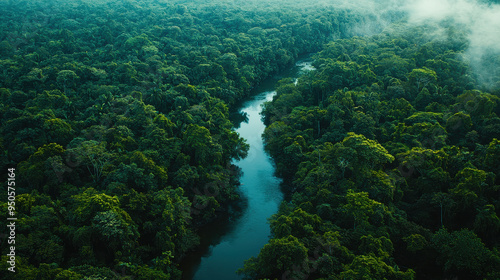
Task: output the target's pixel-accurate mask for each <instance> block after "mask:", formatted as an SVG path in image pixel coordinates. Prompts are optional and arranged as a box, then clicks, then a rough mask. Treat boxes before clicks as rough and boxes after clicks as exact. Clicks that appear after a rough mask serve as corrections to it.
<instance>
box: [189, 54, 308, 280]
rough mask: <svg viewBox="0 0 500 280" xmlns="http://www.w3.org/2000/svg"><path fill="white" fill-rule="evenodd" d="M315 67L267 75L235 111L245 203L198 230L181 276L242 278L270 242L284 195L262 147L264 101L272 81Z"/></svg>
mask: <svg viewBox="0 0 500 280" xmlns="http://www.w3.org/2000/svg"><path fill="white" fill-rule="evenodd" d="M311 69H313V68H312V66H311V62H310V61H308V60H301V61H299V62H297V63H296V64H295V66H294V67H292V68H290V69H289V70H287V71H283V72H282V73H280V75H277V76H275V77H273V78H270V79H268V80H266V81H265V82H264V83H262V84H261V86H259V87H258V88H256V89H255V91H254V93H255V94H254V95H252V96H251V97H250V98H249V99H247V100H245V101H244V102H242V103H241V106H239V107H240V108H241V109H240V110H239V111H238V112H235V113H234V114H233V118H232V119H233V122H235V123H238V121H235V120H236V119H245V121H243V122H241V123H240V124H239V127H237V128H236V131H237V132H238V133H239V134H240V136H241V137H243V138H245V139H246V141H247V143H248V144H249V145H250V149H249V151H248V156H247V157H246V158H245V159H243V160H240V161H237V162H234V164H235V165H237V166H239V167H240V168H241V169H242V172H243V175H242V177H241V179H240V182H241V186H240V191H241V194H242V196H243V199H244V201H245V206H244V207H243V209H242V210H241V211H237V212H238V213H236V214H233V215H231V217H230V218H228V219H220V220H218V221H216V222H214V223H211V224H209V225H207V226H205V227H204V228H202V229H200V231H199V232H200V237H201V244H200V248H199V249H198V251H196V252H194V253H192V254H190V255H189V256H188V257H186V258H185V259H184V260H183V262H182V263H181V266H180V268H181V270H182V271H183V279H185V280H191V279H194V280H215V279H217V280H234V279H241V278H242V277H241V276H239V275H237V274H236V270H238V269H239V268H241V267H243V264H244V261H245V260H247V259H249V258H250V257H252V256H257V255H258V254H259V252H260V249H261V248H262V247H263V246H264V245H265V244H266V243H267V242H268V241H269V235H270V228H269V224H268V222H267V219H268V218H269V217H271V215H273V214H275V213H276V212H277V211H278V206H279V204H280V203H281V201H282V200H283V193H282V192H281V190H280V182H281V181H280V179H279V178H276V177H275V176H274V170H275V169H274V166H273V163H272V160H271V158H270V157H269V155H268V154H267V153H266V152H265V151H264V143H263V141H262V137H261V135H262V133H263V132H264V129H265V126H264V123H263V122H262V119H261V114H260V113H261V111H262V104H263V103H264V102H265V101H270V100H272V98H273V97H274V95H275V94H276V92H275V91H274V88H275V86H276V82H277V81H278V80H279V79H281V78H285V77H293V78H297V77H298V76H299V75H300V74H301V72H303V71H306V70H311Z"/></svg>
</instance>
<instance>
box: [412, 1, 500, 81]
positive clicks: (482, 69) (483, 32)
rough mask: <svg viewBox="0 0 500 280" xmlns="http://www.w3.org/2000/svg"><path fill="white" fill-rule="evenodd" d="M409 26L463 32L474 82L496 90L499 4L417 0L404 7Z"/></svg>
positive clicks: (499, 56) (499, 75) (499, 49)
mask: <svg viewBox="0 0 500 280" xmlns="http://www.w3.org/2000/svg"><path fill="white" fill-rule="evenodd" d="M406 10H407V12H408V16H409V20H408V21H409V23H410V24H417V25H421V24H425V25H435V26H436V28H443V27H444V26H445V25H446V26H450V25H451V26H452V27H454V28H456V29H457V30H460V31H461V32H463V33H464V34H465V36H466V38H467V41H468V42H467V43H468V47H467V50H466V51H465V53H464V59H465V60H466V61H468V62H469V63H470V66H471V70H472V71H473V73H474V74H475V76H476V77H477V80H478V83H479V84H480V85H482V86H484V87H485V88H486V89H494V88H498V87H500V84H499V81H500V73H499V71H500V67H499V65H498V63H499V62H500V5H497V4H487V3H484V2H478V1H471V0H457V1H455V0H453V1H451V0H419V1H415V2H412V3H410V4H408V5H407V6H406Z"/></svg>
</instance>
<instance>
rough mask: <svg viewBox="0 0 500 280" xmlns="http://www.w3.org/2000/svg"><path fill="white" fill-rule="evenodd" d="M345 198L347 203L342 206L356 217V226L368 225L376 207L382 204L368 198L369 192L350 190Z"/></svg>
mask: <svg viewBox="0 0 500 280" xmlns="http://www.w3.org/2000/svg"><path fill="white" fill-rule="evenodd" d="M345 198H346V201H347V203H346V204H344V205H343V206H342V208H343V210H344V211H346V212H347V213H348V214H349V215H352V216H353V217H354V228H356V226H358V227H366V226H368V225H369V223H368V219H369V218H370V216H371V215H373V214H374V213H375V208H376V207H380V206H382V204H381V203H380V202H377V201H375V200H372V199H370V198H368V193H367V192H354V191H353V190H348V192H347V194H346V196H345Z"/></svg>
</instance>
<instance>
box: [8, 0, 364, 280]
mask: <svg viewBox="0 0 500 280" xmlns="http://www.w3.org/2000/svg"><path fill="white" fill-rule="evenodd" d="M182 2H185V1H179V2H175V1H164V0H161V1H146V0H144V1H121V0H120V1H113V0H110V1H90V2H89V1H80V0H74V1H73V0H71V1H62V0H56V1H2V2H1V3H0V10H1V11H2V13H1V16H0V18H1V20H0V29H1V30H2V33H1V34H0V69H1V70H0V118H1V127H0V151H1V153H0V168H1V169H2V170H7V167H14V168H16V178H17V181H16V183H17V186H16V188H17V189H16V191H17V194H18V196H17V198H16V205H15V207H16V215H17V217H18V221H17V227H16V233H17V237H16V246H17V247H16V250H17V251H16V252H17V254H16V262H17V265H16V269H17V270H18V272H16V274H12V273H2V274H1V276H0V279H82V278H86V279H119V278H124V279H129V278H127V277H130V276H133V277H134V279H178V278H179V277H180V274H181V272H180V271H179V270H178V269H177V263H178V262H179V260H180V259H181V258H182V257H183V256H184V255H185V254H186V252H188V251H189V250H190V249H192V248H193V247H194V246H196V245H197V243H198V236H197V234H196V229H197V228H198V227H199V226H200V225H202V224H204V223H207V222H209V221H211V220H212V219H214V218H215V217H216V216H217V215H218V212H219V211H224V210H225V209H227V207H229V205H230V204H231V203H232V202H234V201H237V200H238V198H239V196H238V192H237V186H238V181H237V179H238V172H239V171H238V170H237V169H236V168H235V166H233V165H232V164H231V161H232V160H233V159H239V158H241V157H244V156H245V154H246V151H247V149H248V145H247V144H246V143H245V142H244V140H243V139H241V138H240V137H239V135H238V134H237V133H236V132H234V131H233V130H232V124H231V122H230V121H229V120H228V111H229V109H230V108H231V106H232V105H233V104H234V103H235V102H236V101H237V100H239V99H241V98H243V97H244V96H246V95H248V94H249V92H250V91H251V89H252V88H253V87H254V86H255V85H257V84H258V83H259V82H260V81H262V80H263V79H264V78H266V77H269V76H270V75H273V74H274V73H277V72H278V71H280V70H282V69H284V68H286V67H288V66H289V65H290V64H291V63H293V62H294V61H295V59H296V58H297V56H298V55H299V54H301V53H306V52H311V51H315V50H317V49H318V48H319V47H320V46H321V45H322V44H324V43H326V42H327V41H329V40H332V39H334V38H338V37H344V36H349V34H350V33H352V32H353V31H352V30H354V29H353V28H351V27H350V26H351V24H352V25H353V26H354V24H360V23H361V22H362V21H363V17H362V16H360V15H354V14H352V13H346V12H345V11H340V10H338V9H334V8H333V7H326V8H325V7H319V6H314V5H309V6H308V7H307V9H302V8H301V7H296V6H287V5H284V6H267V4H265V3H264V4H263V5H257V4H256V3H253V6H252V5H250V6H248V9H242V8H240V7H239V5H233V4H232V3H224V2H219V3H205V1H200V2H203V3H196V2H193V1H190V3H182ZM283 3H285V2H283ZM283 3H282V4H283ZM261 4H262V3H261ZM5 175H6V173H5V172H2V175H1V176H2V177H1V178H2V179H5V177H4V176H5ZM5 194H6V192H2V194H1V196H0V197H1V198H2V199H1V202H0V206H1V207H0V209H1V211H0V219H2V220H4V221H5V220H6V215H7V210H6V209H7V199H6V197H5ZM7 248H8V247H7V244H6V242H2V244H1V251H2V255H3V257H2V261H1V263H0V269H1V270H2V271H6V266H7V265H8V264H7V263H6V259H5V258H6V256H5V254H4V252H6V251H5V250H7Z"/></svg>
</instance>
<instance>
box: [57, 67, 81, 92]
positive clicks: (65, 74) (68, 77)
mask: <svg viewBox="0 0 500 280" xmlns="http://www.w3.org/2000/svg"><path fill="white" fill-rule="evenodd" d="M78 79H80V77H78V75H76V73H75V72H74V71H72V70H61V71H59V73H57V83H58V84H59V85H60V86H62V88H63V91H64V93H65V94H68V89H72V88H74V87H75V86H76V82H77V81H78Z"/></svg>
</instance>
